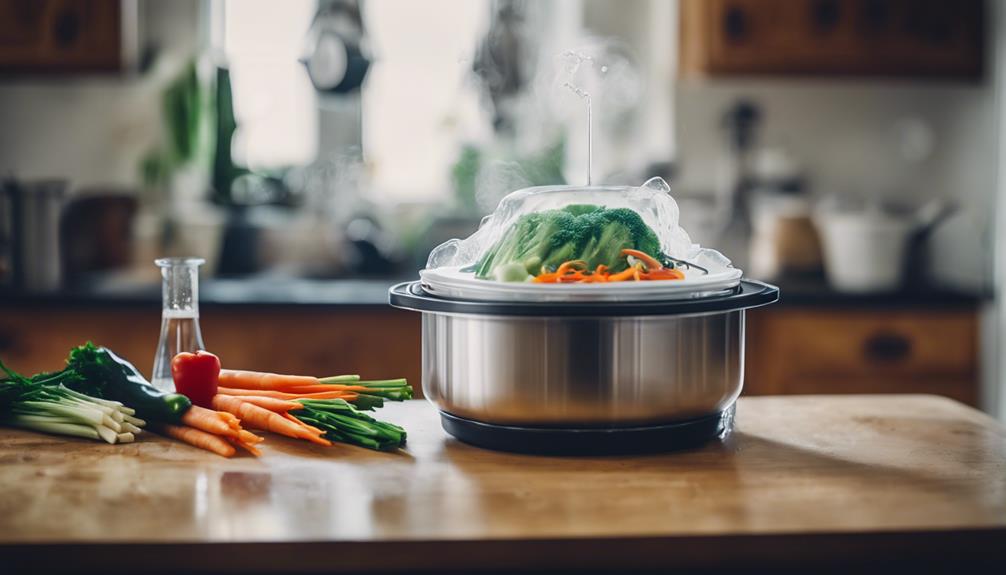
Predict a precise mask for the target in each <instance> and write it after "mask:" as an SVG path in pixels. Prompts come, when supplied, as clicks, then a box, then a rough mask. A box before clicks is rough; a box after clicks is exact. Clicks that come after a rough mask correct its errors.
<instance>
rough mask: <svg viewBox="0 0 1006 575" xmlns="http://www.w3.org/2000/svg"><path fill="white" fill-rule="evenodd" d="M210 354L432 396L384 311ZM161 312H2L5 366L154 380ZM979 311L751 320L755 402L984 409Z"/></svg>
mask: <svg viewBox="0 0 1006 575" xmlns="http://www.w3.org/2000/svg"><path fill="white" fill-rule="evenodd" d="M202 315H203V317H202V320H201V326H202V329H203V336H204V339H205V341H206V345H207V346H208V347H209V348H210V349H212V350H213V352H214V353H216V354H218V355H219V356H220V357H221V359H222V360H223V362H224V364H225V365H231V366H240V367H242V368H247V369H256V370H263V371H276V372H282V373H302V374H315V375H335V374H338V373H359V374H361V375H364V376H366V377H369V378H374V379H380V378H392V377H407V378H408V379H409V381H410V382H412V384H413V387H414V389H415V390H416V393H417V395H418V394H420V393H421V390H420V386H421V372H422V360H421V354H420V352H421V327H420V325H421V319H420V314H417V313H412V312H406V311H401V310H396V309H392V308H383V307H375V308H369V307H360V308H355V307H354V308H338V307H331V308H330V307H297V306H275V307H269V306H255V307H251V306H249V307H243V306H222V307H210V306H207V307H206V309H204V310H203V314H202ZM159 327H160V308H159V306H157V305H152V306H150V307H149V308H148V307H145V306H130V307H118V306H104V307H90V308H86V309H82V308H73V307H67V308H59V307H55V308H54V307H37V308H31V307H25V308H12V307H0V358H2V359H3V360H4V362H5V363H7V364H8V365H9V366H11V367H12V368H14V369H16V370H18V371H22V372H27V373H35V372H38V371H44V370H52V369H56V368H58V367H59V364H60V362H61V360H62V358H64V357H65V356H66V353H67V351H68V350H69V349H70V348H71V347H73V346H75V345H79V344H81V343H83V342H84V341H87V340H89V339H90V340H93V341H94V342H96V343H99V344H102V345H106V346H108V347H110V348H112V349H114V350H116V351H117V352H119V353H121V354H122V355H123V356H124V357H127V358H129V359H130V361H133V362H134V363H136V365H137V367H139V368H140V370H141V371H143V372H144V373H149V371H150V367H151V364H152V363H153V360H154V358H153V354H154V349H155V347H156V345H157V337H158V331H159ZM977 331H978V324H977V315H976V313H975V312H974V311H973V310H943V311H920V310H901V311H890V310H866V309H863V310H847V309H841V310H838V309H835V310H830V309H826V308H817V307H788V306H781V305H777V306H769V307H766V308H761V309H756V310H752V311H751V312H749V314H748V320H747V356H746V376H745V385H744V390H745V391H744V393H745V394H747V395H779V394H782V395H785V394H816V393H825V394H844V393H934V394H938V395H944V396H947V397H951V398H954V399H957V400H960V401H963V402H965V403H968V404H970V405H975V404H976V403H977V401H978V367H977V363H978V359H977V358H978V342H977V337H978V335H977Z"/></svg>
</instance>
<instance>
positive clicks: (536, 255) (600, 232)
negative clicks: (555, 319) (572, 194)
mask: <svg viewBox="0 0 1006 575" xmlns="http://www.w3.org/2000/svg"><path fill="white" fill-rule="evenodd" d="M626 248H631V249H637V250H640V251H643V252H646V253H648V254H650V255H652V256H654V257H659V255H660V240H659V239H657V234H655V233H654V232H653V230H652V229H650V227H649V226H647V225H646V223H645V222H644V221H643V219H642V218H641V217H640V216H639V214H637V213H636V212H635V211H633V210H630V209H628V208H614V209H608V208H604V207H601V206H594V205H589V204H576V205H569V206H566V207H564V208H562V209H557V210H545V211H541V212H535V213H531V214H525V215H523V216H521V217H520V218H518V220H517V221H516V222H515V223H514V224H513V225H512V226H511V227H510V229H509V230H507V231H506V232H505V233H504V234H503V237H502V238H500V239H499V241H497V242H496V244H495V245H493V246H492V248H490V249H489V251H487V252H486V253H485V255H484V256H483V257H482V259H481V260H480V261H479V263H478V264H477V265H476V271H475V275H476V276H477V277H480V278H492V277H500V274H495V273H494V272H495V270H496V269H497V268H498V267H500V266H509V267H508V268H507V269H508V270H509V273H508V274H506V275H507V277H516V276H517V275H519V274H514V273H513V268H514V266H513V264H519V265H521V266H523V267H524V269H526V270H527V272H528V273H529V274H531V275H538V274H539V273H541V270H542V268H545V269H555V268H556V267H558V266H559V265H560V264H562V263H563V262H565V261H569V260H583V261H585V262H587V266H588V267H589V268H591V269H593V268H595V267H597V266H598V265H599V264H604V265H606V266H608V269H610V270H611V271H613V272H618V271H621V270H623V269H625V268H626V266H627V262H626V259H625V258H624V257H622V250H623V249H626Z"/></svg>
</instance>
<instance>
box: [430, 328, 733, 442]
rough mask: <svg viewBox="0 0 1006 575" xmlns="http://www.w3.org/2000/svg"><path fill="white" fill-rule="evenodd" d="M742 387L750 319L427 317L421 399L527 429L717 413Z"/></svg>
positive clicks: (630, 423) (665, 420)
mask: <svg viewBox="0 0 1006 575" xmlns="http://www.w3.org/2000/svg"><path fill="white" fill-rule="evenodd" d="M743 381H744V310H743V309H738V310H730V311H721V312H713V313H705V314H694V315H664V316H635V317H633V316H628V317H545V318H540V317H519V316H490V315H465V314H445V313H429V312H427V313H423V391H424V393H425V394H426V397H427V398H429V399H430V400H431V401H433V402H434V403H435V404H436V405H437V406H438V407H439V408H440V409H441V410H442V411H445V412H447V413H450V414H453V415H457V416H459V417H463V418H467V419H473V420H477V421H481V422H485V423H492V424H500V425H523V426H555V427H571V426H636V425H648V424H660V423H669V422H675V421H683V420H688V419H693V418H696V417H701V416H704V415H709V414H713V413H719V412H722V411H724V410H726V409H727V408H729V407H730V406H731V405H732V404H733V403H734V401H735V400H736V399H737V396H738V395H740V392H741V387H742V385H743Z"/></svg>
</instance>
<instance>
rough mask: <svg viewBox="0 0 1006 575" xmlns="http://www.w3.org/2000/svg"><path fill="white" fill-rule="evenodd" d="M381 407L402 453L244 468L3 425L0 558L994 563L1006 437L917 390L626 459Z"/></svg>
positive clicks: (432, 566) (320, 456)
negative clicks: (564, 452) (470, 442)
mask: <svg viewBox="0 0 1006 575" xmlns="http://www.w3.org/2000/svg"><path fill="white" fill-rule="evenodd" d="M381 415H382V417H383V418H385V419H387V420H389V421H394V422H397V423H400V424H402V425H404V426H405V427H406V428H407V429H408V430H409V434H410V435H409V437H410V439H409V447H408V449H407V450H406V451H405V452H403V453H399V454H384V453H374V452H370V451H366V450H362V449H358V448H354V447H348V446H336V447H333V448H323V447H318V446H314V445H311V444H307V443H301V442H296V441H292V440H286V439H285V438H282V437H277V436H270V437H269V439H268V441H267V442H266V444H264V445H265V446H266V447H264V449H263V450H264V452H265V455H264V456H263V457H262V458H261V459H252V458H235V459H231V460H226V459H222V458H219V457H216V456H213V455H210V454H206V453H203V452H201V451H198V450H195V449H192V448H189V447H187V446H185V445H182V444H180V443H175V442H172V441H169V440H165V439H161V438H156V437H148V438H147V439H146V440H144V441H140V442H137V443H135V444H132V445H125V446H109V445H104V444H100V443H95V442H86V441H81V440H71V439H64V438H53V437H49V436H45V435H39V434H33V433H27V432H22V431H17V430H9V429H3V430H0V485H2V486H3V489H2V490H0V565H5V566H11V567H13V568H14V571H13V572H19V571H20V570H28V569H31V570H32V571H33V572H38V571H39V570H44V569H46V568H52V567H54V566H63V567H67V566H72V568H73V569H77V570H81V569H83V570H87V569H95V570H100V571H101V572H102V573H114V572H130V573H136V572H144V571H151V570H156V571H161V572H179V571H184V570H188V571H204V572H205V571H212V572H242V573H258V572H282V573H289V572H294V571H296V572H317V571H329V572H337V571H354V572H358V571H364V570H400V569H410V568H423V569H429V570H433V571H437V572H444V571H446V570H451V569H457V570H471V569H477V568H493V569H501V570H516V569H520V568H532V567H533V568H563V569H570V570H576V571H584V570H590V569H615V570H618V571H620V572H624V571H625V570H629V569H633V568H640V569H649V568H670V567H691V568H710V567H711V568H730V567H738V566H740V567H743V566H747V567H751V566H760V567H767V566H769V565H773V566H783V567H785V566H790V567H792V566H806V565H810V564H811V563H817V564H822V565H830V566H832V567H834V566H835V565H842V564H854V563H859V562H863V563H864V564H869V565H874V566H876V565H880V564H882V562H883V561H885V560H888V559H899V560H900V559H905V560H912V561H915V562H919V563H922V564H927V565H933V564H935V563H934V562H939V561H944V560H945V561H951V560H952V561H955V562H957V561H961V560H964V559H969V560H974V561H981V560H985V559H995V560H1001V558H1000V557H998V556H997V555H998V554H999V553H1000V552H999V551H998V550H997V549H998V547H999V545H998V544H1001V543H1002V542H1003V541H1004V540H1006V430H1004V429H1003V428H1002V427H1000V426H998V425H997V424H996V423H995V422H993V421H992V420H991V419H990V418H988V417H987V416H985V415H983V414H981V413H979V412H977V411H975V410H972V409H970V408H967V407H965V406H963V405H961V404H958V403H955V402H953V401H951V400H948V399H942V398H937V397H934V396H893V395H892V396H842V397H838V396H817V397H752V398H742V399H741V402H740V405H739V407H738V425H737V430H736V431H735V432H734V434H733V435H732V436H731V437H730V438H729V439H728V440H727V441H725V442H723V443H717V444H713V445H709V446H707V447H704V448H702V449H699V450H694V451H689V452H681V453H672V454H661V455H652V456H632V457H596V458H592V457H577V458H554V457H539V456H524V455H513V454H505V453H495V452H490V451H484V450H481V449H477V448H474V447H470V446H467V445H464V444H461V443H458V442H457V441H455V440H453V439H451V438H449V437H448V436H446V435H445V434H444V433H443V431H441V429H440V425H439V420H438V418H437V414H436V411H435V410H434V408H433V407H432V406H430V405H429V404H427V403H424V402H421V401H413V402H408V403H406V404H402V405H390V406H388V407H386V408H385V409H384V410H383V411H382V413H381ZM997 543H998V544H997ZM206 544H215V545H206ZM899 565H900V564H899Z"/></svg>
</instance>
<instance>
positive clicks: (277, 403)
mask: <svg viewBox="0 0 1006 575" xmlns="http://www.w3.org/2000/svg"><path fill="white" fill-rule="evenodd" d="M411 398H412V388H411V387H410V386H409V384H408V382H407V381H406V380H405V379H387V380H376V381H363V380H361V379H360V376H358V375H337V376H332V377H325V378H320V379H319V378H316V377H309V376H299V375H280V374H275V373H262V372H254V371H244V370H229V369H224V370H221V371H220V377H219V387H218V388H217V395H216V397H215V398H214V402H213V407H214V409H223V410H225V411H229V412H231V413H234V414H235V415H238V416H239V417H241V418H242V420H244V419H245V417H247V416H248V415H249V414H253V413H254V414H260V415H256V420H255V421H256V422H257V421H258V418H263V419H264V418H265V417H266V415H265V414H266V413H271V414H273V415H274V416H275V417H273V418H271V419H270V421H272V422H275V424H276V425H274V426H271V427H267V428H266V429H268V430H269V431H273V432H274V433H280V434H282V435H288V436H290V437H298V438H302V439H308V440H309V441H314V442H315V443H325V444H328V445H331V440H334V441H340V442H346V443H353V444H356V445H361V446H363V447H369V448H371V449H393V448H396V447H399V446H401V445H402V444H404V442H405V430H404V429H402V428H400V427H398V426H396V425H392V424H389V423H385V422H381V421H377V420H375V419H373V418H371V417H369V416H367V415H366V414H363V413H360V411H359V410H372V409H374V408H376V407H381V406H382V405H383V404H384V400H386V399H387V400H391V401H401V400H405V399H411ZM350 404H353V405H350ZM239 405H240V406H242V407H241V408H240V409H241V411H240V412H237V411H235V410H236V409H238V408H237V407H236V406H239ZM291 412H297V413H296V414H294V413H291ZM279 421H284V422H285V424H283V425H279V424H278V422H279ZM249 425H251V426H252V427H255V425H256V423H249Z"/></svg>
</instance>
